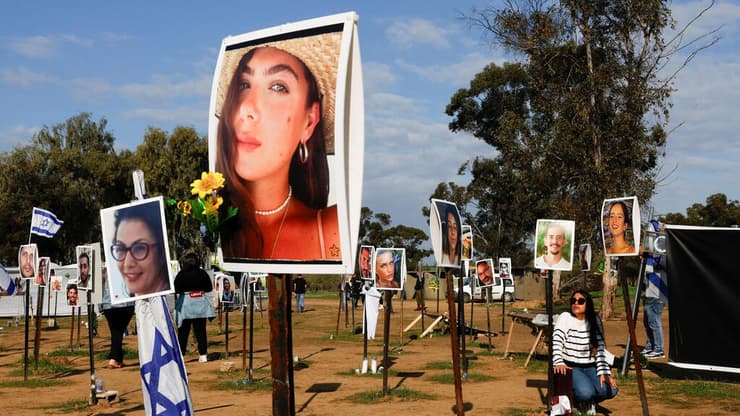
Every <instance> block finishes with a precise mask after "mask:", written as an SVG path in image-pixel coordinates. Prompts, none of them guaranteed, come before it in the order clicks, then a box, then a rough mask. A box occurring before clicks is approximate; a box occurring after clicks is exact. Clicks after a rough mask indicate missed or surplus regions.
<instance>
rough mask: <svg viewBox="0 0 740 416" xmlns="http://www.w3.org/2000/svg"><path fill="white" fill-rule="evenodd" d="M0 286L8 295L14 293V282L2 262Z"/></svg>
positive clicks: (0, 265)
mask: <svg viewBox="0 0 740 416" xmlns="http://www.w3.org/2000/svg"><path fill="white" fill-rule="evenodd" d="M0 288H1V289H5V291H6V292H7V293H8V294H9V295H12V294H13V293H15V282H14V281H13V278H12V277H10V273H8V271H7V270H5V267H3V265H2V264H0Z"/></svg>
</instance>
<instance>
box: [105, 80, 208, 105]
mask: <svg viewBox="0 0 740 416" xmlns="http://www.w3.org/2000/svg"><path fill="white" fill-rule="evenodd" d="M173 78H175V77H173V76H164V75H155V76H153V77H152V79H151V81H150V82H146V83H130V84H125V85H122V86H120V87H118V88H117V90H118V91H120V93H121V94H123V95H124V96H126V97H128V99H130V100H131V101H136V102H148V103H160V102H167V101H171V100H173V99H176V98H182V97H210V94H211V82H212V79H213V78H212V77H211V76H202V77H199V78H195V79H188V78H186V77H180V78H182V79H181V80H178V81H176V80H174V79H173Z"/></svg>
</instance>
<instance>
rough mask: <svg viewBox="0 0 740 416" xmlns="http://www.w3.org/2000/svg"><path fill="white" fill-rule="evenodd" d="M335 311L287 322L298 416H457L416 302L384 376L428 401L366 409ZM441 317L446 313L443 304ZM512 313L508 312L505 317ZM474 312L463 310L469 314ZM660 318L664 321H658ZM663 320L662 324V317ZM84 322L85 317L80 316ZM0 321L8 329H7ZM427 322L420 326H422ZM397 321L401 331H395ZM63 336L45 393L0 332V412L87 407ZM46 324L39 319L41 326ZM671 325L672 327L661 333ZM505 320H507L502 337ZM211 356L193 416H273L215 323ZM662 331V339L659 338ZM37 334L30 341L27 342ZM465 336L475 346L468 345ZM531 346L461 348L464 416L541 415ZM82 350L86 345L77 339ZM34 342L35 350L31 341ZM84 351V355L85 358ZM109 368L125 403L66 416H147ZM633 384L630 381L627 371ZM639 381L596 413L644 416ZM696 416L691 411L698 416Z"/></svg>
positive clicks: (699, 408)
mask: <svg viewBox="0 0 740 416" xmlns="http://www.w3.org/2000/svg"><path fill="white" fill-rule="evenodd" d="M337 303H338V302H336V301H335V300H334V299H316V298H310V297H309V298H308V299H307V301H306V306H307V311H306V312H304V313H301V314H293V325H294V330H293V331H294V332H293V334H294V342H293V345H294V354H295V355H298V356H299V357H300V361H299V363H298V365H297V367H296V371H295V373H294V379H295V380H294V381H295V395H296V400H295V403H296V410H297V412H298V414H300V415H304V416H307V415H339V414H344V415H352V416H364V415H373V416H378V415H400V414H413V415H414V416H421V415H443V414H453V413H452V410H451V409H452V406H453V405H454V403H455V395H454V386H453V384H449V383H441V382H439V381H438V380H437V379H438V378H439V377H444V376H445V375H448V377H449V374H451V372H452V371H451V370H450V369H449V367H450V365H449V363H450V362H451V353H450V350H451V347H450V338H449V336H448V335H445V334H442V333H441V332H434V333H433V336H432V337H431V338H429V337H426V338H423V339H411V335H417V334H419V333H420V332H421V324H417V325H416V326H415V327H414V328H413V329H412V330H410V331H409V332H408V333H406V334H402V331H401V330H402V328H403V327H405V326H406V325H408V324H409V323H410V322H411V321H412V320H413V319H414V318H415V317H416V316H418V312H414V311H412V310H411V309H413V307H414V306H415V305H414V302H413V301H406V302H405V303H404V305H403V312H401V309H402V308H401V304H400V302H398V301H396V302H394V306H395V307H396V313H394V314H393V315H392V320H391V331H390V333H391V337H390V346H391V348H392V351H393V352H392V353H391V360H392V365H391V374H390V376H389V378H388V385H389V387H390V388H391V389H394V390H395V391H397V392H401V391H403V389H408V390H410V391H412V393H413V392H418V393H421V394H424V395H425V398H419V399H416V400H403V399H402V398H401V397H395V396H394V397H393V398H391V399H383V398H378V399H376V400H374V401H373V402H370V403H361V402H359V401H358V399H352V398H351V397H352V396H353V395H356V394H361V393H367V392H372V391H375V392H377V391H381V390H382V387H383V378H382V376H380V375H355V369H356V368H359V367H360V366H361V363H362V350H363V344H362V336H361V335H355V334H353V331H352V325H351V317H348V320H349V321H350V325H349V326H345V316H344V315H342V317H341V319H340V328H339V334H338V336H336V337H335V336H334V332H335V327H336V321H337V306H338V305H337ZM427 305H428V308H429V309H428V310H429V311H431V312H436V302H435V301H433V300H432V301H429V302H428V304H427ZM513 307H514V308H515V309H517V310H521V309H522V308H525V307H527V308H529V309H532V308H534V307H536V305H535V304H533V303H523V302H517V303H515V304H514V306H513ZM440 308H441V309H442V311H445V310H446V304H445V303H444V302H440ZM500 310H501V304H500V303H495V304H494V305H493V308H491V320H492V322H491V327H492V329H493V330H494V331H497V332H498V331H500V330H501V314H500ZM508 310H510V309H508V305H507V311H508ZM469 311H470V306H469V305H466V313H469ZM665 315H667V314H665ZM380 316H381V319H380V321H379V323H378V331H377V334H376V335H377V337H376V339H374V340H370V341H369V342H368V351H369V356H370V357H377V359H378V361H380V360H381V358H382V351H383V340H382V334H383V332H382V329H383V322H382V313H381V314H380ZM230 318H231V319H230V325H231V331H232V332H231V338H230V341H229V346H230V351H231V352H232V353H233V352H234V351H235V350H241V345H242V331H241V313H240V312H237V313H232V314H231V315H230ZM474 318H475V322H474V324H475V325H474V326H475V327H476V328H485V327H486V313H485V305H484V304H476V305H475V312H474ZM664 318H665V319H667V317H664ZM360 319H361V312H360V309H358V310H357V311H356V312H355V321H356V323H357V324H358V325H359V324H360V322H361V321H360ZM83 320H86V318H84V317H83ZM2 322H4V320H3V321H2ZM254 322H255V339H254V345H255V355H254V368H255V379H257V380H265V381H266V380H267V378H268V377H269V374H270V364H269V351H268V339H267V336H268V334H267V333H268V330H269V325H268V323H267V314H266V313H264V315H260V314H259V313H258V314H257V315H256V316H255V321H254ZM430 322H431V318H427V319H425V324H426V325H429V323H430ZM402 324H403V325H402ZM61 325H62V328H61V329H58V330H44V331H43V332H42V344H41V345H42V347H41V353H42V356H44V357H46V358H47V359H49V360H56V361H61V362H64V363H65V365H67V366H69V367H71V370H70V371H68V372H66V373H63V374H56V375H53V376H50V375H40V376H39V375H33V376H31V378H32V379H45V378H51V379H54V380H58V381H59V383H57V384H54V385H51V386H43V387H17V386H16V384H14V383H13V381H19V380H22V379H23V371H22V367H21V365H20V364H21V363H22V355H23V344H24V342H23V340H24V332H23V328H22V327H17V328H5V329H3V330H2V331H0V380H2V382H3V387H2V389H0V408H1V409H4V410H7V411H9V412H8V413H6V414H8V415H10V414H12V415H39V414H60V413H62V410H61V406H63V405H64V404H65V403H71V402H74V401H80V402H84V401H86V400H87V397H88V393H89V387H88V386H89V373H88V368H87V365H88V358H87V356H86V355H67V356H63V357H47V354H48V353H51V352H53V351H64V350H65V349H66V347H68V346H69V320H67V319H64V320H62V321H61ZM44 326H46V321H44ZM605 326H606V333H607V340H608V341H609V343H608V344H609V345H608V346H609V349H610V350H611V351H612V352H613V353H614V354H615V355H617V356H619V355H621V354H622V353H623V345H624V342H625V340H626V334H627V325H626V322H625V321H623V320H614V321H608V322H606V323H605ZM665 327H666V328H667V322H666V324H665ZM508 329H509V321H506V330H508ZM208 330H209V343H210V347H209V355H210V358H211V359H212V360H211V361H209V362H208V363H198V362H197V355H196V354H195V353H193V352H189V353H187V354H186V357H185V358H186V366H187V371H188V377H189V380H190V383H191V393H192V396H193V401H194V406H195V409H196V413H197V414H199V415H231V414H240V415H259V416H262V415H271V414H272V410H271V409H272V394H271V390H269V389H262V390H253V391H247V390H233V389H224V388H223V386H222V383H229V382H233V381H236V382H238V381H239V380H242V379H243V378H244V377H245V376H244V373H241V371H239V370H241V368H242V357H241V356H240V355H235V356H231V357H230V358H229V361H232V362H233V363H234V366H235V368H236V370H235V371H234V372H232V373H230V374H228V373H223V372H221V371H220V368H221V367H222V366H223V365H224V363H225V361H226V359H225V354H224V352H225V345H224V335H219V333H218V330H219V325H218V322H216V321H214V322H213V323H211V324H209V326H208ZM643 332H644V331H643V330H642V327H641V326H638V331H637V334H638V337H637V338H638V343H640V344H642V343H643V341H644V335H643V334H642V333H643ZM666 332H667V331H666ZM32 336H33V331H32V332H31V337H32ZM468 339H470V338H469V337H468ZM534 340H535V337H534V336H533V335H532V334H531V332H530V330H529V328H527V327H526V326H524V325H516V326H515V330H514V334H513V336H512V340H511V347H510V349H511V351H513V352H515V355H514V357H513V359H506V360H504V359H502V355H503V352H504V348H505V343H506V336H505V335H501V336H498V337H495V338H493V349H492V353H491V354H489V353H488V351H487V348H485V341H486V340H485V338H484V337H482V336H481V337H479V338H478V339H477V340H475V341H469V342H468V344H467V348H468V349H469V353H472V355H474V357H475V360H474V361H471V367H470V369H469V378H468V380H466V381H465V382H464V384H463V398H464V401H465V402H466V404H467V405H468V406H470V410H469V411H467V412H466V414H471V415H473V414H480V415H499V414H516V415H524V414H537V415H543V414H544V412H545V406H544V404H543V400H542V398H543V396H544V395H545V394H546V392H547V374H546V368H547V362H546V360H545V359H544V358H539V359H535V360H533V362H532V363H531V364H530V365H529V367H528V368H526V369H525V368H523V363H524V360H525V358H526V354H527V352H528V351H529V350H530V348H531V347H532V343H533V342H534ZM82 341H83V343H84V344H85V346H84V348H86V338H85V337H84V335H83V337H82ZM124 342H125V345H126V347H128V348H130V349H135V348H136V337H135V336H129V337H126V338H125V340H124ZM31 345H32V344H31ZM108 345H109V344H108V331H107V327H106V323H105V321H104V318H103V321H101V322H100V335H99V336H98V337H96V338H95V349H96V351H98V352H100V351H107V348H108ZM84 348H81V349H84ZM105 363H106V361H104V360H97V361H96V366H97V367H98V368H97V369H96V371H97V375H98V376H100V377H102V378H103V379H104V381H105V385H106V388H107V389H109V390H117V391H118V392H119V394H120V396H119V397H120V401H118V402H115V403H113V404H111V405H110V406H103V405H99V406H98V407H91V408H87V407H84V406H83V408H82V409H79V410H73V411H71V414H95V415H139V414H143V413H144V411H143V403H142V394H141V384H140V379H139V368H138V362H136V360H129V361H128V362H127V363H126V364H127V366H126V367H124V368H122V369H109V368H105V367H104V366H105ZM630 374H631V375H632V376H634V372H631V373H630ZM645 377H646V384H647V385H648V387H649V386H650V385H651V383H653V381H654V380H659V379H658V377H657V376H656V374H654V373H653V372H651V371H646V372H645ZM636 384H637V383H636V382H635V380H634V377H631V378H628V379H626V380H620V388H621V392H620V394H619V395H618V396H617V398H615V399H613V400H611V401H608V402H606V403H604V408H601V409H599V410H600V413H604V414H608V412H613V414H615V415H641V414H642V410H641V407H640V399H639V396H638V393H637V387H636ZM648 403H649V406H650V414H651V415H668V414H670V415H676V414H708V413H711V414H716V415H722V414H731V413H732V412H728V413H722V411H721V410H720V409H716V408H714V407H712V405H711V404H709V403H700V402H698V403H695V406H696V408H695V409H693V410H692V411H691V412H690V413H686V412H687V409H685V408H681V407H680V405H673V406H668V405H666V404H664V403H663V402H662V401H660V400H658V399H657V398H655V400H653V399H652V398H651V395H650V394H649V395H648ZM697 412H698V413H697Z"/></svg>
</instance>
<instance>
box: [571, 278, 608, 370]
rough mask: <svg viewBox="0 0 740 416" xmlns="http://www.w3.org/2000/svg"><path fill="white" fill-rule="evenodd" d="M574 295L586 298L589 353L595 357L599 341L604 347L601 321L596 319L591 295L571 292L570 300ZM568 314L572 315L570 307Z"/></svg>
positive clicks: (580, 290) (604, 341) (582, 290)
mask: <svg viewBox="0 0 740 416" xmlns="http://www.w3.org/2000/svg"><path fill="white" fill-rule="evenodd" d="M576 293H578V294H580V295H581V296H583V297H584V298H586V324H588V344H589V347H590V348H589V349H590V351H591V355H593V356H595V355H596V351H597V350H598V348H599V340H601V341H602V342H603V343H604V344H605V345H606V340H605V339H604V331H603V328H602V327H601V319H600V318H599V317H598V315H596V308H594V299H593V298H592V297H591V294H589V293H588V292H587V291H586V290H584V289H578V290H576V291H575V292H573V294H572V295H570V298H571V299H573V296H575V295H576ZM570 314H571V315H573V308H572V307H571V310H570ZM573 316H575V315H573Z"/></svg>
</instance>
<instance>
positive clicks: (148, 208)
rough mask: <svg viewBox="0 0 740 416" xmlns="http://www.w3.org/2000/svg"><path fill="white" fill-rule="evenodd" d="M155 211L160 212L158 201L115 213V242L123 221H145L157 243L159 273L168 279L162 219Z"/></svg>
mask: <svg viewBox="0 0 740 416" xmlns="http://www.w3.org/2000/svg"><path fill="white" fill-rule="evenodd" d="M154 213H156V214H159V204H158V203H157V202H146V203H143V204H139V205H132V206H130V207H126V208H121V209H119V210H117V211H116V213H115V214H114V215H115V222H114V224H115V226H116V231H115V233H114V234H113V242H115V241H116V240H118V227H119V226H120V225H121V223H122V222H123V221H141V222H143V223H144V225H145V226H146V228H147V229H149V232H150V233H152V238H154V241H155V242H156V243H157V254H158V256H157V259H156V260H157V266H158V267H159V272H158V275H159V276H160V277H161V278H163V279H167V277H168V276H169V274H168V271H167V255H166V252H165V247H164V245H165V239H164V234H163V233H162V222H161V221H162V220H161V218H160V217H159V215H153V214H154ZM168 282H169V280H168Z"/></svg>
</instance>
